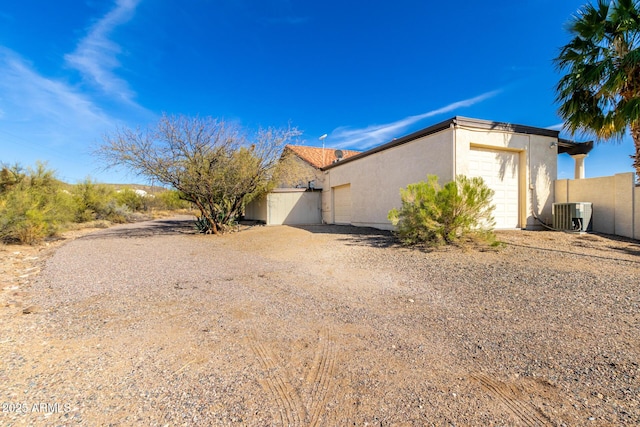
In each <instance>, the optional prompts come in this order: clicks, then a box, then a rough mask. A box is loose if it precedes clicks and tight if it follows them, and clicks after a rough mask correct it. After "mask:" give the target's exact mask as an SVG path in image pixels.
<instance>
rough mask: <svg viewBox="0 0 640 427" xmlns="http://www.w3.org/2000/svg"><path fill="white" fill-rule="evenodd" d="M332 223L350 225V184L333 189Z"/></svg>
mask: <svg viewBox="0 0 640 427" xmlns="http://www.w3.org/2000/svg"><path fill="white" fill-rule="evenodd" d="M333 222H335V223H336V224H351V184H347V185H341V186H339V187H333Z"/></svg>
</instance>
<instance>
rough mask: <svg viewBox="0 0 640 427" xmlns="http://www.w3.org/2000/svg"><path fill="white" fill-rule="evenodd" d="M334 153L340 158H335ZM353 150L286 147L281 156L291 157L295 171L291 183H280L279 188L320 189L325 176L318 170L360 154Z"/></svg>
mask: <svg viewBox="0 0 640 427" xmlns="http://www.w3.org/2000/svg"><path fill="white" fill-rule="evenodd" d="M336 152H338V154H340V156H341V157H340V158H338V157H336ZM360 153H361V152H360V151H354V150H335V149H333V148H319V147H309V146H306V145H290V144H289V145H286V146H285V147H284V150H283V152H282V156H283V157H284V156H291V157H292V158H293V161H294V162H295V163H296V164H297V169H298V170H297V171H296V174H295V177H294V178H293V180H292V181H295V182H280V183H279V185H278V187H279V188H301V187H307V188H308V187H311V188H315V189H321V188H322V187H323V185H324V177H325V174H324V173H323V171H322V170H320V169H321V168H322V167H324V166H328V165H331V164H333V163H336V162H338V161H341V160H344V159H346V158H349V157H352V156H355V155H356V154H360Z"/></svg>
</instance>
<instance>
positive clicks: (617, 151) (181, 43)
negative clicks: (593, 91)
mask: <svg viewBox="0 0 640 427" xmlns="http://www.w3.org/2000/svg"><path fill="white" fill-rule="evenodd" d="M583 3H584V1H573V0H562V1H558V0H517V1H513V0H509V1H506V0H494V1H490V2H479V1H459V2H455V3H448V4H447V3H446V2H435V1H428V0H422V1H418V0H396V1H393V2H389V1H378V0H369V1H360V0H355V1H350V2H349V1H335V0H324V1H321V2H309V1H295V0H187V1H177V0H171V1H170V0H153V1H152V0H115V1H106V0H105V1H98V0H86V1H71V0H58V1H55V2H43V1H40V0H38V1H36V0H21V1H13V2H2V4H1V5H0V161H2V162H4V163H15V162H19V163H20V164H22V165H24V166H28V165H33V164H34V163H35V161H36V160H42V161H47V162H48V164H49V166H50V167H52V168H54V169H56V170H57V171H58V176H59V177H60V178H62V179H64V180H65V181H68V182H77V181H80V180H83V179H84V178H85V177H87V176H91V177H92V178H93V179H96V180H98V181H101V182H132V181H136V180H138V181H139V180H140V178H137V177H135V176H133V175H131V174H127V173H125V172H124V171H103V170H102V169H101V166H100V164H99V163H97V161H96V160H95V159H94V157H93V156H92V155H91V150H92V148H93V147H94V146H95V144H97V143H99V142H100V141H101V140H102V136H103V135H104V134H105V133H106V132H109V131H111V130H113V129H114V128H115V127H116V126H129V127H137V126H140V127H145V126H147V125H148V124H151V123H154V122H155V121H156V120H157V119H158V118H159V116H160V115H161V114H162V113H168V114H187V115H200V116H213V117H218V118H222V119H225V120H229V121H234V122H237V123H239V124H241V125H242V126H245V127H247V128H249V129H255V128H257V127H259V126H263V127H267V126H276V127H282V126H286V125H288V124H289V123H291V124H292V125H293V126H295V127H297V128H298V129H299V130H301V131H302V132H303V133H302V136H301V137H300V141H299V143H302V144H307V145H321V142H320V141H319V140H318V138H319V137H320V136H321V135H323V134H325V133H327V134H328V137H327V139H326V140H325V143H326V145H327V146H331V147H340V148H351V149H360V150H363V149H367V148H370V147H373V146H375V145H378V144H382V143H384V142H387V141H389V140H391V139H393V138H396V137H400V136H402V135H405V134H407V133H410V132H413V131H416V130H418V129H421V128H424V127H427V126H429V125H431V124H434V123H437V122H439V121H442V120H445V119H448V118H450V117H452V116H454V115H461V116H467V117H474V118H480V119H487V120H496V121H504V122H511V123H518V124H524V125H530V126H538V127H545V128H546V127H549V128H555V129H558V128H559V127H561V125H562V122H561V120H560V119H559V118H558V115H557V114H556V110H557V106H556V105H555V104H554V97H555V95H554V86H555V84H556V82H557V81H558V79H559V74H558V73H557V72H556V70H555V69H554V66H553V64H552V59H553V58H554V57H555V56H556V55H557V53H558V50H559V48H560V47H561V46H562V45H563V44H565V43H566V42H567V41H568V39H569V35H568V33H567V32H566V30H565V24H566V22H567V20H568V18H569V17H570V16H571V14H572V13H574V12H575V11H576V10H577V9H578V8H579V7H580V6H581V5H582V4H583ZM563 136H565V137H570V135H564V134H563ZM576 139H580V136H576ZM632 153H633V145H632V143H631V141H630V138H626V139H625V140H624V141H623V142H622V143H620V144H606V145H605V144H601V145H598V146H596V148H595V149H594V150H593V151H592V153H591V154H590V155H589V157H588V158H587V160H586V170H587V176H588V177H591V176H602V175H610V174H613V173H620V172H630V171H632V168H631V160H630V159H629V155H630V154H632ZM558 175H559V177H560V178H567V177H569V178H570V177H572V176H573V160H572V159H571V158H569V157H568V156H566V155H561V156H559V168H558Z"/></svg>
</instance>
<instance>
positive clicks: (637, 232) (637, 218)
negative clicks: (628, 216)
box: [633, 186, 640, 239]
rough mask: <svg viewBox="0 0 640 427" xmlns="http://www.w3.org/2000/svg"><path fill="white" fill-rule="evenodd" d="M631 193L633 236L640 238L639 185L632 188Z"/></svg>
mask: <svg viewBox="0 0 640 427" xmlns="http://www.w3.org/2000/svg"><path fill="white" fill-rule="evenodd" d="M633 194H634V196H633V206H634V208H633V218H634V221H633V238H634V239H640V186H638V187H635V188H634V192H633Z"/></svg>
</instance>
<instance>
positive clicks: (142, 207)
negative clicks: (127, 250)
mask: <svg viewBox="0 0 640 427" xmlns="http://www.w3.org/2000/svg"><path fill="white" fill-rule="evenodd" d="M188 207H189V203H188V202H185V201H184V200H182V199H181V197H180V194H179V193H178V192H177V191H175V190H166V189H155V190H154V191H153V194H152V193H148V194H147V192H145V191H140V189H135V188H133V187H131V186H115V185H107V184H99V183H96V182H94V181H92V180H91V179H90V178H87V179H85V180H84V181H83V182H80V183H77V184H68V183H64V182H62V181H60V180H59V179H57V178H56V174H55V171H53V170H52V169H49V168H47V166H46V164H44V163H37V164H36V165H35V166H33V167H27V168H24V167H22V166H20V165H11V166H10V165H2V166H0V241H2V242H3V243H14V242H15V243H26V244H33V243H37V242H39V241H41V240H43V239H45V238H47V237H51V236H55V235H56V234H57V233H59V232H61V231H63V230H66V229H69V228H74V227H78V226H79V225H89V226H90V225H94V226H95V225H101V226H105V225H108V224H110V223H124V222H131V221H135V220H137V219H142V218H146V217H149V216H150V214H152V213H153V212H159V211H166V210H170V211H173V210H179V209H186V208H188Z"/></svg>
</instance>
